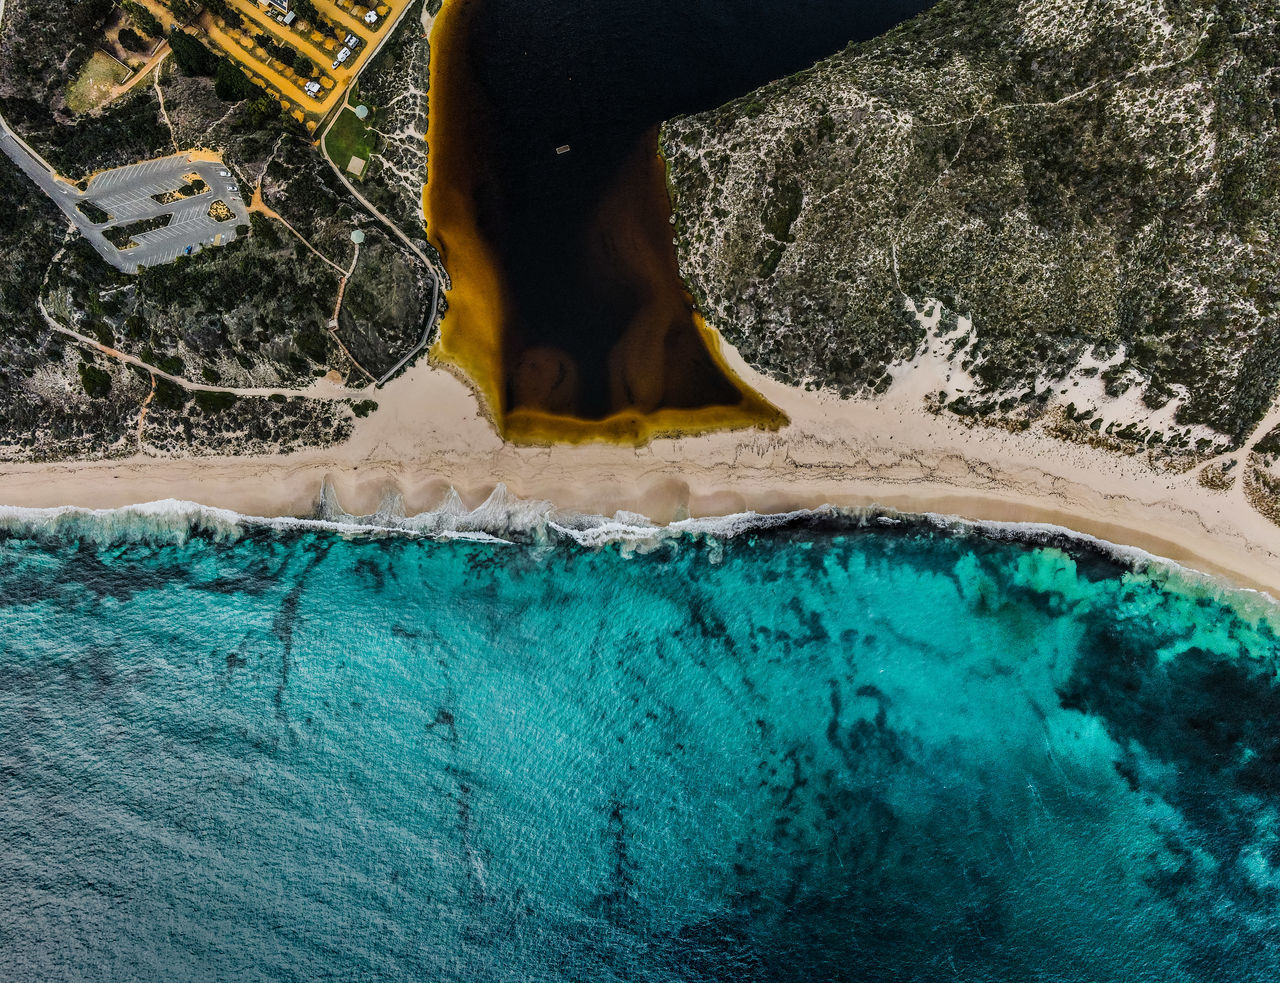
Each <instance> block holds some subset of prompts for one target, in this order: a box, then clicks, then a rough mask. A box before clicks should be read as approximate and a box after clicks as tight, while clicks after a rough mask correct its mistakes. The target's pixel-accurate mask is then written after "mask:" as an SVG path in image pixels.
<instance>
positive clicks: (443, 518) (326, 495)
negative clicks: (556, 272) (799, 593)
mask: <svg viewBox="0 0 1280 983" xmlns="http://www.w3.org/2000/svg"><path fill="white" fill-rule="evenodd" d="M812 524H825V525H829V526H831V527H832V528H846V529H851V530H852V529H858V528H866V527H871V526H874V527H879V528H883V529H890V528H903V527H905V528H910V527H911V526H913V525H922V524H923V525H928V526H931V527H933V528H936V529H938V530H939V531H942V532H946V533H948V534H950V535H959V536H967V535H972V536H981V537H983V538H986V539H995V540H1002V541H1007V542H1018V543H1023V544H1027V545H1033V546H1058V547H1062V548H1065V549H1068V550H1072V549H1075V550H1079V549H1087V550H1090V551H1092V552H1095V553H1097V554H1099V555H1101V556H1103V557H1105V558H1107V559H1109V560H1111V561H1113V562H1115V563H1116V564H1117V565H1119V566H1121V567H1123V568H1127V569H1129V570H1132V571H1134V572H1137V573H1141V574H1144V575H1148V576H1152V577H1155V578H1157V579H1159V580H1160V581H1161V582H1163V583H1166V584H1168V585H1169V586H1170V587H1172V588H1174V589H1176V590H1178V591H1180V592H1182V593H1192V594H1196V595H1201V596H1212V597H1215V598H1218V599H1221V600H1230V602H1231V604H1232V605H1233V606H1234V607H1236V608H1237V609H1240V610H1241V613H1242V614H1245V615H1246V616H1251V617H1266V618H1267V619H1268V620H1271V621H1280V613H1278V612H1280V604H1278V603H1277V601H1276V600H1275V599H1273V598H1272V597H1271V596H1270V595H1268V594H1266V593H1264V592H1262V591H1257V590H1251V589H1247V588H1242V587H1237V586H1235V585H1232V584H1230V583H1228V582H1227V581H1225V580H1223V579H1221V578H1218V577H1215V576H1212V575H1210V574H1205V573H1201V572H1199V571H1196V570H1193V569H1191V568H1189V567H1185V566H1183V565H1181V564H1179V563H1177V562H1176V561H1174V560H1171V559H1168V558H1167V557H1161V556H1157V555H1156V554H1153V553H1149V552H1147V551H1145V550H1142V549H1139V548H1137V547H1134V546H1123V545H1119V544H1116V543H1111V542H1108V541H1106V540H1103V539H1099V538H1097V537H1096V536H1091V535H1089V534H1087V533H1082V532H1077V531H1075V530H1072V529H1068V528H1066V527H1064V526H1057V525H1052V524H1048V523H1034V522H999V521H989V520H975V519H966V518H962V517H960V516H954V515H942V514H938V513H904V512H898V511H897V510H894V509H890V508H884V507H881V506H868V507H864V508H855V509H843V508H837V507H835V506H831V505H824V506H820V507H819V508H816V509H799V510H796V511H792V512H781V513H758V512H740V513H736V514H733V515H724V516H711V517H705V518H689V519H681V520H677V521H673V522H669V523H665V524H658V523H655V522H653V521H651V520H650V519H648V518H646V517H645V516H643V515H639V514H636V513H634V512H625V511H619V512H616V513H614V515H612V516H604V515H593V514H588V513H579V512H568V511H564V510H561V509H558V508H557V507H556V506H555V505H554V504H553V503H552V502H549V501H544V500H534V499H521V498H517V497H515V496H513V495H511V494H510V492H509V491H508V490H507V488H506V487H505V486H504V485H498V486H497V487H496V488H495V489H494V491H493V493H492V494H491V495H490V496H489V497H488V498H487V499H486V500H485V501H484V502H483V503H482V504H481V505H480V506H479V507H477V508H475V509H468V508H467V507H466V505H465V503H463V501H462V499H461V498H460V497H459V496H458V494H457V492H456V491H454V490H452V489H450V491H449V493H448V494H447V495H446V496H445V498H444V500H443V501H442V502H441V503H440V505H438V506H437V507H436V508H434V509H431V510H429V511H426V512H419V513H416V514H414V515H408V514H406V511H405V508H404V501H403V499H402V498H401V497H400V496H399V495H398V494H394V493H393V494H389V495H388V496H387V498H385V499H384V500H383V502H382V503H381V504H380V506H379V508H378V510H377V511H376V512H373V513H372V514H369V515H354V514H351V513H349V512H346V511H345V510H344V509H343V508H342V506H341V505H340V503H339V501H338V498H337V495H336V493H335V491H334V489H333V488H332V486H330V485H329V484H328V483H326V484H325V486H324V487H323V488H322V490H321V494H320V496H319V500H318V503H317V507H316V513H315V515H314V516H313V517H310V518H295V517H287V516H286V517H265V516H251V515H242V514H240V513H238V512H233V511H230V510H228V509H220V508H214V507H211V506H207V505H201V504H199V503H197V502H188V501H179V500H176V499H166V500H163V501H156V502H146V503H143V504H140V505H129V506H125V507H123V508H118V509H83V508H76V507H73V506H62V507H58V508H23V507H18V506H0V529H3V530H6V531H8V532H9V533H10V534H16V535H19V536H31V537H43V536H52V537H56V538H59V539H82V540H87V541H90V542H95V543H128V542H147V543H182V542H184V541H186V540H187V539H188V538H190V537H191V536H193V535H202V536H210V537H213V538H215V539H219V540H228V541H229V540H234V539H237V538H239V537H241V536H243V535H245V534H246V533H251V532H253V531H255V530H265V529H270V530H276V531H279V532H285V533H289V532H292V533H330V534H338V535H343V536H354V537H369V538H377V537H385V536H407V537H412V538H423V539H433V540H442V541H453V540H463V541H468V542H476V543H491V544H503V545H512V544H516V543H526V544H534V545H552V544H555V543H572V544H574V545H576V546H579V547H582V548H586V549H602V548H605V547H613V548H617V549H618V550H619V551H620V552H621V553H622V554H623V555H627V556H630V555H635V554H644V553H648V552H652V551H653V550H656V549H659V548H661V547H663V546H665V545H667V544H670V543H674V542H678V541H680V540H689V539H696V540H703V541H706V542H708V543H711V544H713V545H714V544H715V543H717V542H719V541H722V540H728V539H733V538H735V537H738V536H742V535H746V534H751V533H755V532H762V531H767V530H770V529H780V528H785V527H787V526H800V525H812Z"/></svg>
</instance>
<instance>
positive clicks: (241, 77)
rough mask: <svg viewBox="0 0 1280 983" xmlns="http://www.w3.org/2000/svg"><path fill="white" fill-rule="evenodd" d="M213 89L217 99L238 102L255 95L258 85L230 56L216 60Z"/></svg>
mask: <svg viewBox="0 0 1280 983" xmlns="http://www.w3.org/2000/svg"><path fill="white" fill-rule="evenodd" d="M213 91H214V93H216V94H217V96H218V98H219V99H222V100H225V101H226V102H239V101H240V100H242V99H248V98H249V97H250V96H254V95H257V94H258V92H259V89H258V86H256V85H254V84H253V82H252V81H251V80H250V79H249V77H248V76H247V75H245V73H244V72H242V71H241V70H240V68H239V67H238V66H237V65H236V63H235V62H233V61H232V60H231V59H230V58H223V59H222V60H221V61H219V62H218V70H217V73H216V75H215V77H214V81H213Z"/></svg>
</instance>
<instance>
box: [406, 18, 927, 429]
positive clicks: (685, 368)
mask: <svg viewBox="0 0 1280 983" xmlns="http://www.w3.org/2000/svg"><path fill="white" fill-rule="evenodd" d="M927 6H929V3H928V0H887V2H879V3H865V4H849V3H838V2H831V0H802V2H799V3H795V4H793V5H791V6H789V7H788V10H787V16H786V18H785V19H782V20H779V19H778V16H777V10H776V8H774V7H772V6H771V5H767V4H765V3H763V2H760V0H698V2H696V3H688V2H680V0H647V2H642V3H625V4H624V3H621V2H618V0H604V2H600V0H597V2H591V3H588V2H580V3H563V2H557V3H551V2H548V0H535V2H529V0H446V2H445V4H444V9H443V10H442V11H441V14H440V16H439V18H438V19H437V21H436V24H435V28H434V31H433V37H432V42H433V43H432V67H431V92H432V97H431V126H430V128H429V133H428V140H429V142H430V168H429V170H430V176H429V181H428V190H427V195H426V199H427V200H426V213H427V223H428V232H429V234H430V236H431V239H432V241H433V243H434V245H435V246H436V247H437V248H438V249H439V250H440V252H441V255H442V256H443V258H444V262H445V266H446V268H447V270H448V272H449V275H450V278H451V280H452V290H451V291H450V293H449V312H448V314H447V315H446V317H445V321H444V325H443V328H442V336H441V340H440V342H439V344H438V346H437V349H436V354H437V355H438V356H440V357H441V358H443V359H444V360H446V361H448V362H451V363H453V364H454V365H456V366H458V367H459V368H461V369H462V370H463V371H464V372H465V373H466V374H467V375H468V376H469V377H470V379H471V380H472V382H473V383H474V384H475V385H476V386H477V387H478V388H479V389H480V391H481V392H482V393H483V395H484V397H485V398H486V400H487V402H488V405H489V409H490V411H491V412H492V414H493V416H494V418H495V422H496V423H497V425H498V427H499V429H500V430H501V431H502V433H503V435H504V436H505V437H507V438H508V439H513V440H522V441H535V442H542V441H548V440H571V441H576V440H586V439H606V440H617V441H621V442H624V443H627V442H642V441H645V440H648V439H650V438H652V437H653V436H655V435H658V434H673V433H694V432H703V431H706V430H710V429H718V428H723V427H741V426H751V425H756V426H763V427H776V426H778V425H780V424H781V423H782V422H783V419H784V417H783V415H782V413H780V412H779V411H778V410H777V409H776V408H775V407H773V406H772V405H770V404H769V403H767V402H766V401H765V400H764V399H762V398H761V397H760V396H759V395H758V394H756V393H754V392H752V391H751V390H750V389H749V388H748V387H746V386H745V385H743V383H742V382H741V381H740V380H739V379H737V378H736V377H735V376H734V374H733V373H732V372H731V371H729V369H728V368H727V367H726V365H725V364H724V361H723V359H722V358H721V356H720V353H719V348H718V343H717V338H716V336H715V335H714V333H713V332H711V331H710V330H709V329H708V328H707V326H706V325H705V324H704V323H703V321H702V319H701V317H700V316H699V315H698V313H697V311H695V309H694V305H693V302H692V298H691V296H690V294H689V292H688V290H687V289H686V287H685V285H684V283H683V282H682V281H681V278H680V273H679V269H678V266H677V262H676V254H675V249H674V246H673V240H672V227H671V206H670V199H669V197H668V195H667V187H666V180H665V177H666V169H665V164H664V162H663V161H662V159H661V157H659V155H658V145H657V144H658V139H657V138H658V126H659V124H660V123H661V122H662V121H663V120H666V119H669V118H671V117H673V116H676V115H679V114H682V113H687V112H693V111H697V110H699V109H706V108H710V107H713V106H716V105H719V104H721V103H723V102H724V101H726V100H727V99H729V98H732V97H734V96H737V95H741V94H742V93H745V92H748V91H750V90H752V89H753V88H755V87H756V86H758V85H760V84H761V83H763V82H766V81H768V80H770V79H773V78H777V77H781V76H783V75H786V74H788V73H790V72H794V71H796V70H797V69H799V68H803V67H805V66H806V65H808V64H811V63H812V62H813V61H815V60H817V59H818V58H821V57H823V56H824V55H828V54H831V53H832V52H834V51H836V50H839V49H840V48H842V47H843V46H844V45H845V44H847V43H848V42H850V41H854V40H858V39H864V38H867V37H871V36H874V35H876V34H878V33H880V32H882V31H883V30H885V29H887V28H888V27H890V26H892V25H893V24H895V23H897V22H899V21H901V20H903V19H905V18H906V17H909V16H911V15H912V14H914V13H917V12H918V11H919V10H921V9H923V8H924V7H927Z"/></svg>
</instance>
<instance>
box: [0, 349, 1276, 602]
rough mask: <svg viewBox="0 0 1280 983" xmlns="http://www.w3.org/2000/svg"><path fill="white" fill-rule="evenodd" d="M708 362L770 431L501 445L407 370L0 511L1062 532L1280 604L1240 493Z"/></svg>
mask: <svg viewBox="0 0 1280 983" xmlns="http://www.w3.org/2000/svg"><path fill="white" fill-rule="evenodd" d="M721 354H722V356H723V357H724V358H725V359H726V361H728V362H729V364H730V365H731V367H732V369H733V370H734V371H735V372H736V373H738V374H739V377H740V378H742V379H743V380H744V381H745V382H746V383H747V384H748V385H749V386H752V387H753V388H755V389H756V391H757V392H759V393H760V394H761V395H762V396H763V397H764V398H766V399H768V400H770V401H771V402H773V403H774V405H777V406H779V407H780V408H781V409H782V410H783V411H784V412H785V413H786V414H787V416H788V417H789V419H790V423H789V424H788V425H786V426H785V427H783V428H782V429H781V430H779V431H760V430H737V431H719V432H715V433H710V434H701V435H697V436H679V437H664V438H658V439H655V440H653V441H651V442H649V443H648V444H645V445H642V446H639V447H633V446H620V445H617V444H608V443H583V444H555V445H550V446H527V445H516V444H512V443H508V442H505V441H503V440H502V438H501V437H500V436H499V435H498V434H497V432H496V431H495V429H494V427H493V425H492V423H491V421H490V419H489V416H488V414H487V412H486V411H485V408H484V407H483V405H482V403H481V401H480V399H479V397H478V396H477V395H476V394H475V393H474V392H473V391H472V390H471V389H470V388H468V387H467V386H466V385H465V384H464V383H463V382H462V381H460V380H459V379H458V378H457V377H456V376H455V375H454V374H453V373H451V372H449V371H447V370H445V369H442V368H439V367H437V366H434V365H429V364H425V363H423V364H419V365H418V366H415V367H413V368H412V369H410V370H409V371H408V372H406V373H405V374H404V375H403V376H401V377H400V378H399V379H397V380H395V381H394V382H392V383H390V384H389V385H388V386H386V387H385V388H384V389H383V390H381V391H380V392H379V394H378V397H379V404H380V406H379V409H378V410H377V411H375V412H374V413H373V414H372V415H371V416H370V417H368V418H367V419H364V420H358V421H357V422H356V425H355V432H354V434H353V436H352V438H351V439H350V440H348V441H347V442H346V443H343V444H340V445H337V446H334V447H330V448H322V449H310V450H305V451H300V452H297V453H292V454H286V455H279V456H259V457H235V458H226V457H222V458H161V457H153V456H144V455H138V456H133V457H128V458H121V459H115V460H106V461H72V462H51V463H37V464H11V465H7V466H5V467H4V468H2V469H0V505H6V506H20V507H31V508H53V507H60V506H75V507H80V508H87V509H112V508H121V507H124V506H129V505H138V504H142V503H147V502H154V501H159V500H165V499H176V500H181V501H190V502H197V503H200V504H201V505H205V506H208V507H211V508H220V509H226V510H229V511H233V512H236V513H240V514H242V515H246V516H262V517H267V518H278V517H294V518H309V517H314V516H316V515H317V514H319V508H320V504H321V496H322V492H323V489H324V488H325V486H326V483H327V484H328V485H329V486H331V487H332V492H333V495H334V496H335V498H336V501H337V503H338V505H340V507H341V508H342V509H343V510H344V511H346V512H348V513H351V514H353V515H363V514H372V513H374V512H376V511H378V509H379V508H380V507H381V506H383V504H384V503H385V502H386V501H387V500H388V496H398V497H399V499H400V507H401V508H402V509H403V511H404V512H405V513H406V514H409V515H413V514H416V513H421V512H428V511H431V510H432V509H434V508H436V507H438V506H439V505H440V503H441V502H442V501H444V500H445V498H446V496H447V495H448V494H449V492H450V489H453V490H455V491H456V492H457V494H458V496H459V497H460V499H461V500H462V503H463V504H464V505H465V506H466V507H468V508H476V507H478V506H479V505H481V504H482V503H483V502H484V501H485V500H486V499H488V497H489V496H490V495H491V494H492V492H493V491H494V489H495V488H496V487H498V486H499V485H504V486H505V487H506V488H507V490H508V491H509V493H510V495H511V496H512V497H513V498H517V499H523V500H537V501H546V502H550V503H552V504H553V505H554V506H555V507H556V508H558V509H560V510H563V511H564V512H565V513H582V514H590V515H604V516H609V515H613V514H614V513H616V512H619V511H622V512H628V513H633V514H638V515H643V516H645V517H646V518H648V519H650V520H651V521H653V522H656V523H659V524H663V523H667V522H670V521H672V520H677V519H682V518H686V517H697V518H701V517H712V516H727V515H733V514H736V513H741V512H748V511H754V512H757V513H761V514H771V513H784V512H792V511H797V510H803V509H816V508H819V507H821V506H824V505H830V506H834V507H836V508H843V509H857V508H866V507H872V506H879V507H883V508H886V509H891V510H894V511H897V512H901V513H910V514H934V515H942V516H955V517H958V518H961V519H966V520H971V521H975V522H984V523H1005V522H1011V523H1033V524H1042V525H1051V526H1057V527H1062V528H1064V529H1067V530H1070V531H1072V532H1075V533H1079V534H1083V535H1085V536H1090V537H1094V538H1096V539H1099V540H1103V541H1105V542H1107V543H1111V544H1115V545H1118V546H1122V547H1134V548H1137V549H1140V550H1143V551H1145V552H1147V553H1150V554H1153V555H1155V556H1157V557H1161V558H1165V559H1169V560H1172V561H1174V562H1175V563H1177V564H1179V565H1181V566H1184V567H1187V568H1190V569H1192V570H1196V571H1199V572H1202V573H1206V574H1211V575H1214V576H1218V577H1221V578H1224V579H1225V580H1227V581H1229V582H1230V583H1231V584H1233V585H1235V586H1239V587H1244V588H1249V589H1254V590H1260V591H1263V592H1265V593H1268V594H1270V595H1271V596H1273V597H1276V598H1280V527H1277V526H1275V525H1274V524H1272V523H1271V522H1269V521H1268V520H1267V519H1266V518H1264V517H1263V516H1262V515H1260V514H1259V513H1257V512H1256V511H1255V510H1254V509H1253V508H1252V507H1250V506H1249V504H1248V503H1247V501H1246V500H1245V498H1244V494H1243V491H1242V489H1241V488H1240V483H1239V482H1237V483H1236V485H1235V487H1233V488H1232V489H1231V490H1229V491H1214V490H1211V489H1207V488H1205V487H1203V486H1201V485H1200V484H1199V483H1198V481H1197V477H1196V473H1195V472H1194V471H1189V472H1186V473H1180V474H1179V473H1165V472H1160V471H1156V470H1154V469H1153V468H1151V467H1149V466H1148V465H1146V464H1145V463H1144V462H1142V461H1141V460H1138V459H1134V458H1126V457H1123V456H1121V455H1118V454H1114V453H1110V452H1107V451H1103V450H1099V449H1096V448H1092V447H1087V446H1084V445H1078V444H1071V443H1066V442H1063V441H1060V440H1057V439H1054V438H1051V437H1049V436H1047V435H1045V434H1043V433H1037V432H1035V431H1034V430H1032V431H1028V432H1023V433H1009V432H1006V431H1003V430H997V429H992V428H980V427H971V426H966V425H965V424H963V423H961V422H959V421H957V420H955V419H950V418H947V417H945V416H937V415H933V414H931V413H929V412H928V411H927V410H925V409H924V408H923V405H922V402H921V398H922V394H923V393H927V392H928V391H929V390H930V389H931V388H933V387H934V386H935V382H936V380H934V379H932V378H931V377H930V376H931V372H930V368H929V367H928V366H925V365H921V366H917V367H913V368H912V369H911V370H910V371H908V372H906V373H904V374H903V375H902V376H901V377H900V378H899V379H898V381H897V382H896V383H895V385H894V386H893V387H892V388H891V389H890V390H889V392H888V393H887V394H886V395H885V396H883V397H881V398H880V399H878V400H875V401H865V400H841V399H839V398H838V397H836V396H835V395H833V394H830V393H823V392H806V391H804V390H800V389H796V388H794V387H791V386H786V385H783V384H782V383H779V382H777V381H775V380H772V379H770V378H768V377H766V376H763V375H761V374H760V373H758V372H755V371H754V370H752V369H751V368H750V367H749V366H747V365H746V364H745V362H743V361H742V360H741V358H740V357H739V356H738V354H737V353H736V352H735V351H733V350H732V349H731V348H728V347H727V346H725V347H724V350H723V351H722V353H721Z"/></svg>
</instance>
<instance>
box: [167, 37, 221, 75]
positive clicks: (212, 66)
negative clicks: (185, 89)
mask: <svg viewBox="0 0 1280 983" xmlns="http://www.w3.org/2000/svg"><path fill="white" fill-rule="evenodd" d="M169 47H170V48H172V49H173V59H174V61H176V62H177V63H178V68H179V69H180V70H181V71H182V74H183V75H212V74H213V73H214V72H215V71H217V69H218V56H217V55H215V54H214V53H213V52H212V51H210V50H209V49H208V48H206V47H205V46H204V45H203V44H201V43H200V41H199V40H197V39H196V38H193V37H192V36H191V35H190V34H187V33H186V32H185V31H174V32H173V33H172V34H170V35H169Z"/></svg>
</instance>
